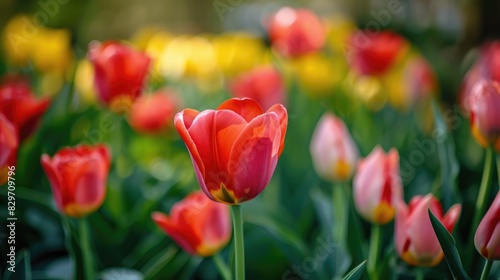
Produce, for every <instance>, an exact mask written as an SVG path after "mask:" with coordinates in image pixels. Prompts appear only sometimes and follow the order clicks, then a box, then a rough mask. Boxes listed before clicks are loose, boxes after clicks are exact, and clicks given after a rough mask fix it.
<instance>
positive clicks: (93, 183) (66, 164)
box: [41, 145, 111, 218]
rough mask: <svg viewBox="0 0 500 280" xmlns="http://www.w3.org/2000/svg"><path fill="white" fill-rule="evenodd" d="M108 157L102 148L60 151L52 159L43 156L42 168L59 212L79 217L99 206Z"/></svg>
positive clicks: (79, 148)
mask: <svg viewBox="0 0 500 280" xmlns="http://www.w3.org/2000/svg"><path fill="white" fill-rule="evenodd" d="M110 157H111V156H110V152H109V149H108V148H107V147H106V146H104V145H97V146H84V145H81V146H76V147H74V148H69V147H68V148H63V149H61V150H60V151H58V152H57V153H56V154H55V155H54V156H53V157H52V158H50V157H49V156H48V155H47V154H44V155H42V158H41V163H42V167H43V169H44V171H45V174H47V177H48V179H49V182H50V186H51V188H52V194H53V195H54V200H55V202H56V205H57V207H58V209H59V211H61V213H63V214H65V215H67V216H70V217H75V218H78V217H83V216H86V215H88V214H91V213H92V212H94V211H96V210H97V209H98V208H99V207H100V206H101V205H102V203H103V202H104V198H105V196H106V181H107V177H108V171H109V167H110V160H111V158H110Z"/></svg>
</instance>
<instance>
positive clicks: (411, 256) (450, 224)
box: [395, 194, 462, 266]
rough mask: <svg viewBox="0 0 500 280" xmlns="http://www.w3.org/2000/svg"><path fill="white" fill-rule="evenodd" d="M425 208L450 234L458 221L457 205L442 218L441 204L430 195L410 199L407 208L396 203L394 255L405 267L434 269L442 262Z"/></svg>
mask: <svg viewBox="0 0 500 280" xmlns="http://www.w3.org/2000/svg"><path fill="white" fill-rule="evenodd" d="M428 209H430V210H431V211H432V213H433V214H434V215H435V216H436V218H438V220H439V221H440V222H441V223H442V224H443V225H444V226H445V228H446V229H447V230H448V231H449V232H450V233H451V232H452V231H453V228H454V227H455V224H456V223H457V221H458V218H459V216H460V212H461V209H462V207H461V205H460V204H455V205H453V206H452V207H451V208H450V209H449V210H448V212H447V213H446V215H445V214H444V213H443V208H442V207H441V203H439V201H438V200H437V199H436V198H435V197H434V196H433V195H432V194H428V195H426V196H420V195H417V196H414V197H413V198H412V199H411V201H410V205H409V206H407V205H406V204H405V203H404V202H403V201H399V202H398V211H397V215H396V224H395V230H396V232H395V241H396V251H397V252H398V255H399V256H400V257H401V258H402V259H403V260H404V261H405V262H406V263H408V264H410V265H415V266H435V265H437V264H439V263H440V262H441V260H442V259H443V250H442V249H441V246H440V245H439V241H438V239H437V237H436V234H435V233H434V230H433V228H432V224H431V220H430V218H429V214H428Z"/></svg>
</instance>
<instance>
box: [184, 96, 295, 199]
mask: <svg viewBox="0 0 500 280" xmlns="http://www.w3.org/2000/svg"><path fill="white" fill-rule="evenodd" d="M287 124H288V115H287V111H286V109H285V107H283V105H281V104H276V105H274V106H272V107H271V108H269V110H267V112H263V110H262V108H261V107H260V106H259V104H258V103H257V102H255V101H254V100H252V99H237V98H233V99H229V100H227V101H225V102H224V103H222V104H221V105H220V106H219V107H218V108H217V110H206V111H203V112H201V113H200V112H198V111H196V110H193V109H185V110H183V111H182V112H180V113H178V114H177V115H176V116H175V126H176V128H177V131H178V132H179V134H180V135H181V137H182V140H184V143H185V144H186V146H187V148H188V151H189V154H190V155H191V159H192V161H193V166H194V169H195V172H196V177H197V178H198V182H199V183H200V186H201V188H202V190H203V191H204V192H205V194H206V195H207V196H208V197H209V198H211V199H212V200H214V201H217V202H221V203H226V204H231V205H236V204H239V203H242V202H244V201H247V200H250V199H253V198H254V197H256V196H257V195H258V194H259V193H261V192H262V191H263V190H264V188H265V187H266V185H267V184H268V183H269V181H270V180H271V177H272V175H273V173H274V169H275V168H276V164H277V162H278V157H279V156H280V155H281V152H282V150H283V145H284V140H285V133H286V128H287Z"/></svg>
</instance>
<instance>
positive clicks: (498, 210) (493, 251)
mask: <svg viewBox="0 0 500 280" xmlns="http://www.w3.org/2000/svg"><path fill="white" fill-rule="evenodd" d="M474 245H476V249H477V251H478V252H479V253H480V254H481V255H482V256H483V257H484V258H486V259H488V260H495V261H498V260H500V192H498V193H497V196H496V197H495V200H494V201H493V204H491V206H490V209H489V210H488V212H486V214H485V215H484V218H483V220H481V223H480V224H479V227H478V228H477V230H476V235H475V236H474Z"/></svg>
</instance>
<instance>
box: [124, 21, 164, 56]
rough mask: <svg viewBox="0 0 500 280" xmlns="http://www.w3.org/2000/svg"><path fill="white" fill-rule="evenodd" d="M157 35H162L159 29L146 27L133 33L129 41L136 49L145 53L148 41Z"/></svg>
mask: <svg viewBox="0 0 500 280" xmlns="http://www.w3.org/2000/svg"><path fill="white" fill-rule="evenodd" d="M158 33H162V31H161V29H160V28H158V27H155V26H146V27H143V28H141V29H139V30H138V31H137V32H134V35H132V38H131V40H130V41H131V42H132V44H134V46H136V47H137V49H139V50H141V51H146V49H147V46H148V44H149V43H150V40H151V39H152V38H153V37H154V36H156V35H157V34H158Z"/></svg>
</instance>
